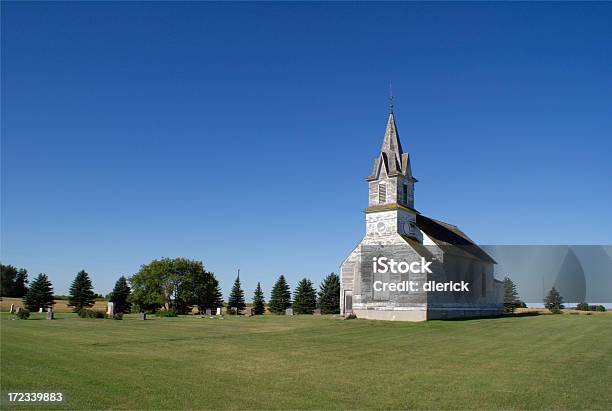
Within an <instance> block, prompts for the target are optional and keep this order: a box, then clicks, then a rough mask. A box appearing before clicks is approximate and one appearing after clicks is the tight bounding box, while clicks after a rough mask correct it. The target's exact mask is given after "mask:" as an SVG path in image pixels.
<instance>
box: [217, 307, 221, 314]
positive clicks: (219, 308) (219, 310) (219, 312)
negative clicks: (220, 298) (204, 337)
mask: <svg viewBox="0 0 612 411" xmlns="http://www.w3.org/2000/svg"><path fill="white" fill-rule="evenodd" d="M217 315H221V307H217Z"/></svg>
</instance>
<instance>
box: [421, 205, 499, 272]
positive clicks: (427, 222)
mask: <svg viewBox="0 0 612 411" xmlns="http://www.w3.org/2000/svg"><path fill="white" fill-rule="evenodd" d="M416 224H417V227H418V228H419V230H421V231H422V232H424V233H425V234H427V236H428V237H429V238H431V239H432V241H433V242H434V243H436V244H437V245H438V246H440V247H441V248H442V249H444V250H445V251H446V252H449V253H455V254H456V253H459V254H464V255H468V256H470V257H472V258H476V259H478V260H481V261H486V262H489V263H493V264H497V262H496V261H495V260H494V259H492V258H491V257H490V256H489V255H488V254H487V253H486V252H485V251H484V250H483V249H482V248H480V247H478V246H477V245H476V244H475V243H474V241H472V239H471V238H470V237H468V236H467V234H465V233H464V232H463V231H461V230H460V229H459V227H457V226H455V225H452V224H448V223H445V222H443V221H439V220H434V219H433V218H429V217H425V216H424V215H422V214H417V216H416Z"/></svg>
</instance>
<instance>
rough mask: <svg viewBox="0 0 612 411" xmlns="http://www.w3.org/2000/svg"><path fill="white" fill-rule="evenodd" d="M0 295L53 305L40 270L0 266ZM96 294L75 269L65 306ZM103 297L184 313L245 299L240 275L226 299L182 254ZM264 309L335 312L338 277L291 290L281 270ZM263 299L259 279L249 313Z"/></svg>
mask: <svg viewBox="0 0 612 411" xmlns="http://www.w3.org/2000/svg"><path fill="white" fill-rule="evenodd" d="M1 268H2V270H1V271H2V296H6V297H16V298H22V299H23V303H24V305H25V307H26V308H27V309H28V310H30V311H38V310H39V309H40V308H42V309H47V308H51V307H53V304H54V303H55V301H54V296H53V286H52V284H51V282H50V281H49V278H48V277H47V275H46V274H44V273H41V274H39V275H38V276H37V277H36V278H35V279H34V280H33V281H32V283H31V284H30V285H29V287H28V286H27V283H28V280H27V271H26V270H25V269H17V268H15V267H13V266H4V265H2V267H1ZM96 297H98V294H96V293H94V291H93V284H92V281H91V278H90V277H89V274H88V273H87V272H86V271H84V270H81V271H79V272H78V273H77V275H76V277H75V278H74V280H73V281H72V283H71V285H70V290H69V296H68V306H69V307H72V309H73V311H75V312H81V310H84V309H89V308H91V307H93V305H94V303H95V300H96ZM108 300H109V301H112V302H113V303H114V311H115V313H128V312H131V311H132V310H134V311H139V312H157V311H165V312H170V313H176V314H187V313H190V312H191V311H192V310H193V309H194V308H196V309H197V311H198V312H199V313H205V312H206V311H207V310H210V311H211V312H214V311H215V310H216V308H218V307H223V306H226V307H227V310H228V312H229V311H230V310H235V313H236V314H242V313H244V310H245V308H246V302H245V297H244V290H243V289H242V284H241V282H240V275H238V276H237V277H236V280H235V281H234V284H233V287H232V289H231V292H230V295H229V299H228V301H227V303H225V302H224V301H223V294H222V292H221V288H220V286H219V281H218V280H217V279H216V277H215V275H214V273H212V272H209V271H207V270H206V269H205V268H204V265H203V264H202V262H201V261H196V260H189V259H186V258H174V259H170V258H162V259H158V260H153V261H151V262H150V263H149V264H145V265H143V266H141V268H140V270H139V271H138V272H137V273H135V274H133V275H132V276H130V277H129V278H126V277H125V276H121V277H120V278H119V279H118V280H117V282H116V283H115V287H114V288H113V291H112V292H111V293H110V294H109V295H108ZM267 308H268V310H269V311H270V312H271V313H273V314H284V313H285V310H286V309H287V308H293V311H294V313H296V314H313V313H314V310H315V309H317V308H319V309H320V310H321V313H322V314H338V313H339V312H340V279H339V277H338V275H336V274H335V273H331V274H329V275H328V276H327V277H325V279H324V280H323V282H322V283H321V285H320V287H319V291H318V292H317V291H316V290H315V287H314V285H313V283H312V282H311V281H310V280H309V279H307V278H304V279H302V280H300V281H299V282H298V284H297V287H296V288H295V291H294V292H293V295H292V294H291V291H290V287H289V284H288V283H287V281H286V279H285V277H284V276H283V275H281V276H280V277H279V278H278V280H277V281H276V283H275V284H274V287H273V288H272V292H271V296H270V301H269V303H268V307H267ZM265 310H266V301H265V297H264V293H263V290H262V288H261V283H259V282H258V283H257V287H256V288H255V290H254V293H253V300H252V308H251V312H252V314H253V315H261V314H264V312H265Z"/></svg>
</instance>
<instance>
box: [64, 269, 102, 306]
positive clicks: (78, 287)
mask: <svg viewBox="0 0 612 411" xmlns="http://www.w3.org/2000/svg"><path fill="white" fill-rule="evenodd" d="M95 302H96V295H95V293H94V292H93V286H92V285H91V280H90V279H89V274H87V273H86V272H85V271H84V270H81V271H79V272H78V273H77V275H76V277H75V278H74V281H73V282H72V284H71V285H70V293H69V295H68V306H69V307H73V309H72V311H74V312H78V311H80V310H81V309H83V308H90V307H92V306H93V305H94V303H95Z"/></svg>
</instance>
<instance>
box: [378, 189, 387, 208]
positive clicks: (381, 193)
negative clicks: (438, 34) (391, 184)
mask: <svg viewBox="0 0 612 411" xmlns="http://www.w3.org/2000/svg"><path fill="white" fill-rule="evenodd" d="M386 202H387V186H386V185H385V184H379V185H378V203H379V204H384V203H386Z"/></svg>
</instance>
